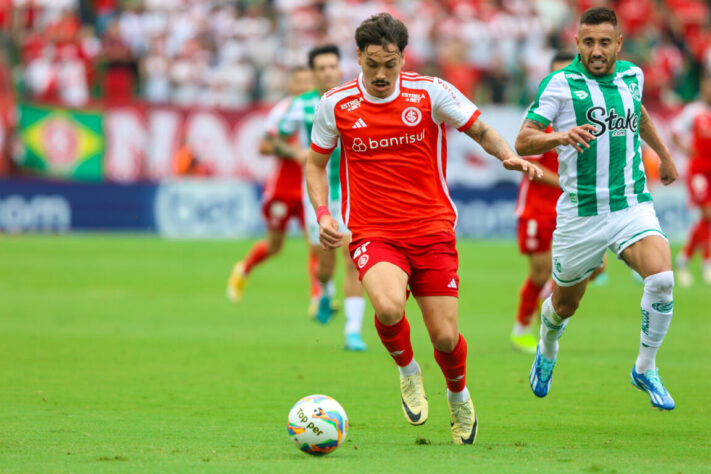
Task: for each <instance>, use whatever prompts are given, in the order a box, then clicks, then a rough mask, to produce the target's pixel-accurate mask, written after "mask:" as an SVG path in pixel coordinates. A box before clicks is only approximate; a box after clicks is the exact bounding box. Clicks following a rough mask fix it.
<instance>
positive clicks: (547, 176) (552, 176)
mask: <svg viewBox="0 0 711 474" xmlns="http://www.w3.org/2000/svg"><path fill="white" fill-rule="evenodd" d="M522 159H524V160H526V161H528V162H529V163H533V164H535V165H536V166H538V168H540V170H541V172H542V173H543V174H542V176H540V177H538V176H535V177H534V178H533V179H532V181H538V182H539V183H543V184H547V185H548V186H553V187H554V188H560V181H559V180H558V173H556V172H555V171H553V170H551V169H550V168H546V167H545V166H543V165H542V164H540V163H538V162H537V161H538V160H532V159H528V158H523V157H522Z"/></svg>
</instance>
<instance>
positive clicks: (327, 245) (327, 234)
mask: <svg viewBox="0 0 711 474" xmlns="http://www.w3.org/2000/svg"><path fill="white" fill-rule="evenodd" d="M318 239H319V241H320V242H321V247H323V248H324V249H326V250H333V249H335V248H338V247H340V246H341V245H343V233H341V232H338V222H337V221H336V219H334V218H333V217H332V216H329V215H328V214H324V215H323V216H321V219H320V220H319V222H318Z"/></svg>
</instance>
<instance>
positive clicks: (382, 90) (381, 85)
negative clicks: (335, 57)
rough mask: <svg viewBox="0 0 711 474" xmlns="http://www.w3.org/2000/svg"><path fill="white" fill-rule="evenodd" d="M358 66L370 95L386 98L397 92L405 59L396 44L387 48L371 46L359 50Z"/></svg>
mask: <svg viewBox="0 0 711 474" xmlns="http://www.w3.org/2000/svg"><path fill="white" fill-rule="evenodd" d="M358 64H360V67H361V69H362V70H363V83H364V85H365V89H366V90H367V91H368V93H369V94H370V95H372V96H375V97H379V98H385V97H389V96H390V94H392V93H393V91H394V90H395V85H396V84H397V81H398V79H399V76H400V70H401V69H402V66H403V65H404V64H405V57H404V56H403V54H402V52H400V50H399V49H398V48H397V46H396V45H394V44H389V45H387V46H385V47H383V46H376V45H374V44H371V45H368V46H367V47H366V48H365V50H364V51H361V50H358Z"/></svg>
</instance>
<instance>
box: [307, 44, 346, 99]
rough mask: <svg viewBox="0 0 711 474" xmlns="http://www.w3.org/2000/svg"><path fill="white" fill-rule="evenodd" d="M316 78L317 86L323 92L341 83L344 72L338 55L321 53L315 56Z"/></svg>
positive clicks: (314, 68) (314, 69) (314, 70)
mask: <svg viewBox="0 0 711 474" xmlns="http://www.w3.org/2000/svg"><path fill="white" fill-rule="evenodd" d="M312 70H313V72H314V78H315V79H316V87H317V88H318V90H319V91H320V92H321V93H322V94H323V93H324V92H326V91H328V90H330V89H333V88H334V87H336V86H338V85H339V84H340V83H341V79H343V73H342V72H341V66H340V64H339V62H338V56H336V55H335V54H333V53H324V54H319V55H318V56H316V57H315V58H314V67H313V69H312Z"/></svg>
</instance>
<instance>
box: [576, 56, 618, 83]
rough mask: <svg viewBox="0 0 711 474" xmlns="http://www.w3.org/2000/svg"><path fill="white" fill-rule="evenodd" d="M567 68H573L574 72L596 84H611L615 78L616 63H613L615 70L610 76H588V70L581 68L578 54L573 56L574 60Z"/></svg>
mask: <svg viewBox="0 0 711 474" xmlns="http://www.w3.org/2000/svg"><path fill="white" fill-rule="evenodd" d="M568 67H570V68H573V69H574V70H575V72H578V73H580V74H582V75H583V76H585V77H587V78H588V79H592V80H594V81H598V82H611V81H613V80H614V79H615V77H616V76H617V63H615V69H614V70H613V71H612V72H611V73H610V74H605V75H604V76H595V75H593V74H590V73H589V72H588V70H587V69H585V66H583V63H582V62H581V61H580V53H578V55H577V56H575V59H573V62H571V63H570V66H568Z"/></svg>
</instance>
